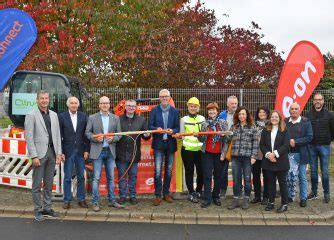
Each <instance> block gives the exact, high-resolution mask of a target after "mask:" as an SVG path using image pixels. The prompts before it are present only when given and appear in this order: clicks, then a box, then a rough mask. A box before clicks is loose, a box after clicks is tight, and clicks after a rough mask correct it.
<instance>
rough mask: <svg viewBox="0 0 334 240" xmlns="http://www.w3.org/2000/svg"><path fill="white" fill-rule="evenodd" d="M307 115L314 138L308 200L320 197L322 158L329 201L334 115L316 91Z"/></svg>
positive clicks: (323, 174)
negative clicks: (329, 172) (310, 185)
mask: <svg viewBox="0 0 334 240" xmlns="http://www.w3.org/2000/svg"><path fill="white" fill-rule="evenodd" d="M306 117H307V118H308V119H310V120H311V123H312V129H313V140H312V142H311V148H310V150H311V163H310V166H311V183H312V192H311V193H310V194H309V196H308V200H313V199H317V198H318V158H319V159H320V169H321V180H322V188H323V191H324V202H325V203H329V201H330V195H329V176H328V164H329V158H330V143H331V141H332V140H333V138H334V116H333V114H332V113H331V112H329V111H328V110H327V109H326V108H325V107H324V96H323V95H322V94H320V93H316V94H314V96H313V107H312V110H311V111H310V112H308V113H307V114H306Z"/></svg>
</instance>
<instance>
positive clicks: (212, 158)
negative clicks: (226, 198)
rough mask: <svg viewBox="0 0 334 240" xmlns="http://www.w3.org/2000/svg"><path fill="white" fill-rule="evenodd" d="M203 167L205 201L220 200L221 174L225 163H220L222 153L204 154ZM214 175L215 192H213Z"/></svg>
mask: <svg viewBox="0 0 334 240" xmlns="http://www.w3.org/2000/svg"><path fill="white" fill-rule="evenodd" d="M202 167H203V179H204V200H205V201H207V202H212V199H219V198H220V197H219V194H220V189H221V173H222V170H223V163H222V161H220V153H209V152H205V153H202ZM212 175H213V183H214V184H213V191H212V192H211V189H212V188H211V184H212Z"/></svg>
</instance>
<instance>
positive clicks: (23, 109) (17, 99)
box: [12, 93, 37, 115]
mask: <svg viewBox="0 0 334 240" xmlns="http://www.w3.org/2000/svg"><path fill="white" fill-rule="evenodd" d="M36 97H37V94H36V93H13V100H12V102H13V105H12V112H13V115H27V114H28V113H29V112H31V110H32V109H33V108H36V107H37V103H36Z"/></svg>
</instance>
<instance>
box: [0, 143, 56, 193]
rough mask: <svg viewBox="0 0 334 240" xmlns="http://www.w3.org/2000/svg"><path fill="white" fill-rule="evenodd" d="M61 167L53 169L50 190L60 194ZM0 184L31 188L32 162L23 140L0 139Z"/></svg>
mask: <svg viewBox="0 0 334 240" xmlns="http://www.w3.org/2000/svg"><path fill="white" fill-rule="evenodd" d="M60 169H61V166H60V165H57V166H56V168H55V175H54V182H53V186H52V190H53V192H54V193H61V192H62V189H61V171H60ZM0 184H2V185H8V186H14V187H21V188H29V189H31V188H32V160H31V159H30V158H29V156H28V151H27V144H26V141H25V139H23V138H16V137H0Z"/></svg>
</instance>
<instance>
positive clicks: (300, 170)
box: [287, 153, 307, 200]
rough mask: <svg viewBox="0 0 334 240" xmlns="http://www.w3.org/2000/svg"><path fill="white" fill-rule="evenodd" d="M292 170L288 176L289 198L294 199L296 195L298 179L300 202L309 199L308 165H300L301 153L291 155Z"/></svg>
mask: <svg viewBox="0 0 334 240" xmlns="http://www.w3.org/2000/svg"><path fill="white" fill-rule="evenodd" d="M288 156H289V164H290V169H289V171H288V175H287V184H288V197H289V198H292V199H294V198H295V195H296V184H297V178H298V179H299V197H300V200H306V199H307V177H306V164H300V153H289V155H288Z"/></svg>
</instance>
